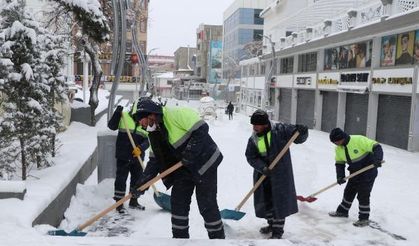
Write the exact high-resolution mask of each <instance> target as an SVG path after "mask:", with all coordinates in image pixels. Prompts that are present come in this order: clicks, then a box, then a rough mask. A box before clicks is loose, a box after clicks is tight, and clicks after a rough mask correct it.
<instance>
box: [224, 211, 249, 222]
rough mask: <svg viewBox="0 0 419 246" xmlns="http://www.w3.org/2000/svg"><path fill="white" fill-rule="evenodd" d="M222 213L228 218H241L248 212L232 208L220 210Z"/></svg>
mask: <svg viewBox="0 0 419 246" xmlns="http://www.w3.org/2000/svg"><path fill="white" fill-rule="evenodd" d="M220 214H221V218H223V219H227V220H240V219H241V218H243V216H245V215H246V213H243V212H240V211H237V210H231V209H223V210H221V211H220Z"/></svg>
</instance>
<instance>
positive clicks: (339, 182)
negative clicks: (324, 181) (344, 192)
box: [336, 177, 346, 185]
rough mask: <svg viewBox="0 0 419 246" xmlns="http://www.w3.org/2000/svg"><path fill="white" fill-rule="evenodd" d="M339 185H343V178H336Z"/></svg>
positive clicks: (344, 181)
mask: <svg viewBox="0 0 419 246" xmlns="http://www.w3.org/2000/svg"><path fill="white" fill-rule="evenodd" d="M336 182H337V183H338V184H339V185H341V184H344V183H346V180H345V178H344V177H342V178H337V181H336Z"/></svg>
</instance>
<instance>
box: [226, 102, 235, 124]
mask: <svg viewBox="0 0 419 246" xmlns="http://www.w3.org/2000/svg"><path fill="white" fill-rule="evenodd" d="M233 112H234V105H233V104H232V103H231V102H230V103H229V104H228V105H227V113H228V119H229V120H232V119H233Z"/></svg>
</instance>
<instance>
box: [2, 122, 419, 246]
mask: <svg viewBox="0 0 419 246" xmlns="http://www.w3.org/2000/svg"><path fill="white" fill-rule="evenodd" d="M102 120H103V119H102ZM208 123H209V125H210V133H211V135H212V136H213V138H214V140H215V141H216V143H217V144H218V145H219V147H220V150H221V151H222V153H223V154H224V160H223V162H222V164H221V165H220V167H219V169H218V178H219V181H218V202H219V207H220V210H221V209H225V208H228V209H234V208H235V207H236V206H237V205H238V203H239V202H240V201H241V200H242V199H243V197H244V195H245V194H246V193H247V192H248V191H249V190H250V189H251V187H252V178H251V177H252V168H251V167H250V165H248V164H247V162H246V159H245V156H244V151H245V147H246V144H247V139H248V137H249V136H250V134H251V125H250V123H249V118H248V117H247V116H244V115H241V114H235V118H234V120H231V121H229V120H228V118H227V117H226V115H222V116H221V117H219V119H218V120H210V121H209V122H208ZM100 127H104V122H102V121H101V122H100V123H99V124H98V126H97V127H96V128H100ZM63 144H65V143H63ZM383 147H384V159H385V161H386V162H385V164H383V167H382V168H381V169H379V176H378V178H377V179H376V183H375V186H374V189H373V191H372V194H371V219H372V220H373V221H376V222H378V223H379V224H380V225H381V226H382V228H383V229H385V230H388V231H390V232H392V233H395V234H398V235H401V236H403V237H405V238H407V241H401V240H396V239H394V238H392V237H390V236H389V235H387V234H385V233H383V232H380V231H378V230H376V229H372V228H370V227H365V228H357V227H354V226H353V225H352V223H353V222H354V221H356V219H357V216H358V203H357V201H355V202H354V203H353V206H352V209H351V211H350V216H349V218H348V219H342V218H331V217H329V216H328V215H327V213H328V212H329V211H334V210H335V209H336V207H337V205H338V204H339V203H340V201H341V198H342V193H343V188H344V185H342V186H337V187H334V188H332V189H330V190H328V191H326V192H324V193H322V194H320V195H319V196H318V200H317V201H315V202H313V203H307V202H305V203H303V202H299V210H300V211H299V213H297V214H295V215H292V216H290V217H288V218H287V220H286V223H285V233H284V236H283V239H282V240H280V241H277V240H263V239H265V238H266V237H265V236H264V235H262V234H260V233H259V228H260V227H261V226H264V225H265V221H264V220H262V219H258V218H256V217H255V215H254V209H253V197H251V198H250V199H249V200H248V201H247V203H246V204H245V205H244V206H243V207H242V209H241V211H243V212H245V213H246V215H245V217H244V218H242V219H241V220H239V221H232V220H224V225H225V229H226V234H227V235H226V236H227V239H228V240H225V241H217V242H214V241H211V242H210V241H208V240H207V234H206V230H205V228H204V225H203V219H202V217H201V216H200V214H199V212H198V208H197V204H196V201H195V200H194V199H193V201H192V205H191V213H190V218H189V219H190V222H189V225H190V235H191V239H192V240H189V241H184V240H176V241H175V240H172V239H170V238H171V224H170V217H171V215H170V213H168V212H165V211H163V210H161V209H160V208H159V207H158V206H157V204H156V203H155V202H154V200H153V197H152V192H151V191H148V192H146V194H145V195H144V196H142V197H140V199H139V202H140V203H141V204H142V205H145V206H146V210H145V211H134V210H131V209H128V212H129V213H128V215H126V216H121V215H119V214H116V213H115V212H111V213H109V214H108V215H107V216H105V217H104V218H102V219H100V220H99V221H98V222H96V223H94V224H93V225H92V226H90V227H88V228H87V229H86V230H85V231H86V232H87V233H88V234H87V236H86V237H82V238H72V237H52V236H47V235H45V234H46V231H48V230H51V229H54V228H52V227H51V226H47V225H41V226H36V227H35V229H32V228H30V227H23V228H22V227H21V226H20V225H19V223H17V222H16V223H15V222H13V221H10V220H9V221H7V222H6V223H5V222H4V221H2V224H1V226H0V229H1V230H2V232H5V233H2V235H1V236H0V239H1V240H5V241H6V242H10V243H9V244H5V245H12V244H13V245H16V243H22V244H31V242H37V243H38V242H39V243H40V242H42V243H41V244H42V245H67V244H68V245H75V244H78V245H115V244H117V245H185V244H189V243H190V244H191V245H192V244H195V243H197V242H199V245H207V244H208V245H209V244H210V243H211V245H262V244H263V245H291V244H298V245H415V242H417V241H419V235H417V233H415V232H416V230H417V229H415V228H418V227H419V212H418V211H417V210H416V209H414V208H415V207H416V204H418V203H419V196H418V195H417V191H416V190H414V189H412V187H418V185H419V181H418V179H417V178H416V174H417V173H418V172H419V165H418V161H417V160H418V159H419V153H410V152H407V151H404V150H400V149H396V148H393V147H389V146H386V145H384V146H383ZM78 148H82V146H79V147H78ZM333 153H334V152H333V145H332V144H331V143H330V142H329V138H328V134H327V133H324V132H319V131H315V130H310V135H309V138H308V140H307V141H306V143H304V144H301V145H295V144H293V145H292V146H291V155H292V160H293V167H294V178H295V181H296V190H297V193H298V195H303V196H308V195H309V194H312V193H314V192H316V191H318V190H320V189H321V188H323V187H325V186H327V185H329V184H331V183H333V182H335V167H334V156H333ZM69 155H70V153H69ZM146 159H147V158H146ZM347 174H348V173H347ZM157 189H158V190H159V191H161V192H166V193H167V194H170V191H165V190H164V188H163V185H162V184H161V183H160V182H159V183H157ZM112 194H113V179H107V180H105V181H104V182H101V183H100V184H97V177H96V173H94V174H93V175H92V176H91V177H90V179H89V180H88V182H87V183H86V184H84V185H79V186H78V190H77V195H76V196H75V197H74V198H73V200H72V203H71V205H70V208H69V209H68V210H67V212H66V214H65V217H66V220H64V221H63V222H62V224H61V226H60V228H61V229H65V230H66V231H71V230H73V229H74V228H76V226H77V225H79V224H81V223H83V222H84V221H86V220H87V219H88V218H90V217H92V216H93V215H95V214H96V213H98V212H99V211H101V210H103V209H104V208H106V207H108V206H110V205H111V204H112V203H113V199H112ZM0 206H2V204H1V203H0ZM126 206H127V205H126ZM4 209H6V208H5V207H2V210H4ZM18 217H19V216H18ZM22 234H25V239H23V237H22V236H21V235H22ZM5 235H7V237H5ZM31 245H33V244H31ZM37 245H38V244H37Z"/></svg>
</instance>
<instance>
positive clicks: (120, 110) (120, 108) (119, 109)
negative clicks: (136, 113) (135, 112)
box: [115, 105, 124, 113]
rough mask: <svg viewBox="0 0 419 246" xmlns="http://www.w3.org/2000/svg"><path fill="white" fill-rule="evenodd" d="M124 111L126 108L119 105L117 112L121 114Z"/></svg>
mask: <svg viewBox="0 0 419 246" xmlns="http://www.w3.org/2000/svg"><path fill="white" fill-rule="evenodd" d="M122 110H124V107H122V106H121V105H118V107H116V109H115V112H118V113H121V112H122Z"/></svg>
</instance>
